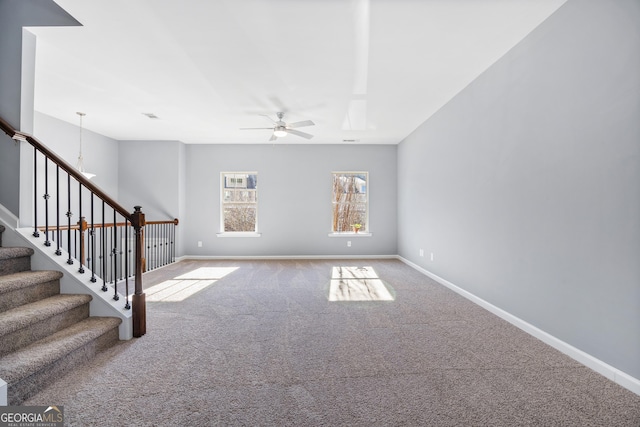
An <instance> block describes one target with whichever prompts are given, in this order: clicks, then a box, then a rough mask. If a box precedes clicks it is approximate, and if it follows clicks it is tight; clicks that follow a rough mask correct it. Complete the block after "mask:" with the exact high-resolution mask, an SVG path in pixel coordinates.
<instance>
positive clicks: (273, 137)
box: [269, 134, 278, 141]
mask: <svg viewBox="0 0 640 427" xmlns="http://www.w3.org/2000/svg"><path fill="white" fill-rule="evenodd" d="M276 139H278V137H277V136H275V135H274V134H271V138H269V141H275V140H276Z"/></svg>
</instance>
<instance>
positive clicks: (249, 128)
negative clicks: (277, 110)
mask: <svg viewBox="0 0 640 427" xmlns="http://www.w3.org/2000/svg"><path fill="white" fill-rule="evenodd" d="M254 129H269V130H273V128H240V130H254Z"/></svg>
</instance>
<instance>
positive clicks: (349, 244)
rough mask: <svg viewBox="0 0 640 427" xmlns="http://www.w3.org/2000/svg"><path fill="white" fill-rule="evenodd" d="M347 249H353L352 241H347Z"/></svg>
mask: <svg viewBox="0 0 640 427" xmlns="http://www.w3.org/2000/svg"><path fill="white" fill-rule="evenodd" d="M347 247H348V248H350V247H351V240H347Z"/></svg>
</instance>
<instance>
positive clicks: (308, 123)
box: [287, 120, 315, 128]
mask: <svg viewBox="0 0 640 427" xmlns="http://www.w3.org/2000/svg"><path fill="white" fill-rule="evenodd" d="M314 125H315V123H313V122H312V121H311V120H304V121H302V122H295V123H289V124H287V128H301V127H303V126H314Z"/></svg>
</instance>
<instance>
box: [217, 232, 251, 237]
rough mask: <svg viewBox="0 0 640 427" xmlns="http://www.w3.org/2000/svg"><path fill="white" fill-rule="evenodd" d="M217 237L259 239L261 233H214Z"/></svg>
mask: <svg viewBox="0 0 640 427" xmlns="http://www.w3.org/2000/svg"><path fill="white" fill-rule="evenodd" d="M216 235H217V236H218V237H261V236H262V233H256V232H252V231H226V232H223V233H216Z"/></svg>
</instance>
